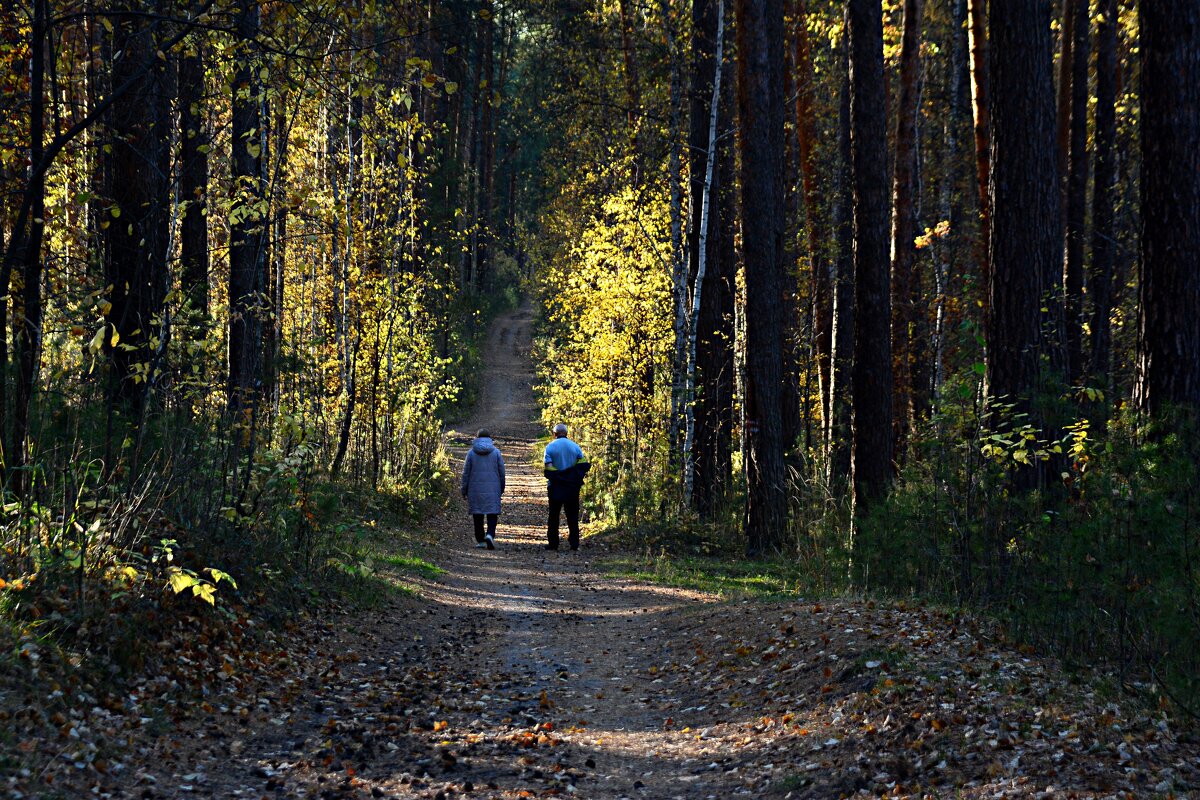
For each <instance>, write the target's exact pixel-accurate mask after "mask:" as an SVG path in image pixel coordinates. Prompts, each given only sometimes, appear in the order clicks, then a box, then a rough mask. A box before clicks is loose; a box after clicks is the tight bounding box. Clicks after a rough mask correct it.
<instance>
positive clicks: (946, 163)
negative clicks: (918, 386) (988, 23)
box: [930, 0, 970, 402]
mask: <svg viewBox="0 0 1200 800" xmlns="http://www.w3.org/2000/svg"><path fill="white" fill-rule="evenodd" d="M966 22H967V2H966V0H951V27H950V48H949V49H950V76H949V81H948V82H949V92H948V94H949V101H950V109H949V113H948V114H947V115H946V120H945V126H944V128H943V131H944V132H943V147H942V153H943V162H942V163H943V166H942V185H941V188H940V198H939V204H940V206H941V208H940V218H941V219H943V220H946V221H947V222H949V224H950V226H949V232H948V233H947V234H946V236H944V237H942V239H941V241H940V245H939V247H938V248H937V253H936V256H935V258H934V295H935V299H934V325H933V374H932V376H931V380H930V390H931V392H930V393H931V395H932V397H933V398H934V401H935V402H936V399H937V396H938V393H939V392H940V391H941V387H942V384H943V382H944V381H945V375H946V330H947V327H948V325H949V319H948V310H949V309H948V307H947V306H948V304H947V301H948V299H949V294H950V275H951V269H952V266H953V265H954V264H955V263H957V261H958V256H959V253H960V251H961V248H960V243H961V242H962V240H963V239H962V231H961V227H962V219H963V202H962V194H961V188H962V186H963V184H964V182H963V180H962V167H963V165H964V160H963V158H962V154H961V153H960V151H959V147H960V143H961V142H962V141H963V139H962V137H961V136H960V134H961V132H962V127H963V121H964V120H965V119H966V118H967V116H968V115H969V114H970V105H969V103H968V99H967V97H968V96H967V91H966V86H967V82H968V80H969V74H968V66H967V61H968V52H969V48H968V45H967V26H966Z"/></svg>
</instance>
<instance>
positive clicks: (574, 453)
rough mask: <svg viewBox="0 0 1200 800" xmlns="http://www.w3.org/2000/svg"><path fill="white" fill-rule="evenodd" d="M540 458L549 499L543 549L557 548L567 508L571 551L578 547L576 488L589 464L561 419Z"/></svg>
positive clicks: (568, 541) (589, 467)
mask: <svg viewBox="0 0 1200 800" xmlns="http://www.w3.org/2000/svg"><path fill="white" fill-rule="evenodd" d="M543 461H544V464H543V473H544V474H545V476H546V492H547V494H548V495H549V499H550V520H549V525H548V526H547V529H546V534H547V538H548V539H549V544H547V545H546V549H547V550H557V549H558V522H559V518H560V516H561V514H562V512H563V511H566V512H567V543H568V544H569V545H570V546H571V549H572V550H578V549H579V490H580V489H581V488H582V487H583V476H584V475H587V472H588V470H589V469H591V466H592V465H591V464H590V463H589V462H588V460H587V456H585V455H584V454H583V450H582V449H581V448H580V447H579V445H577V444H576V443H575V442H573V441H571V440H570V439H568V438H567V426H566V425H564V424H563V423H561V422H560V423H558V424H557V425H555V426H554V441H552V442H550V444H548V445H546V455H545V458H544V459H543Z"/></svg>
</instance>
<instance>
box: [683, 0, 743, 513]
mask: <svg viewBox="0 0 1200 800" xmlns="http://www.w3.org/2000/svg"><path fill="white" fill-rule="evenodd" d="M709 2H712V0H709ZM720 5H722V6H723V5H724V3H720ZM722 19H723V20H724V26H725V28H726V30H728V28H729V20H730V11H729V9H728V8H725V9H723V13H722ZM716 24H717V23H716V18H715V17H714V18H713V20H712V25H713V27H712V40H711V41H712V42H713V43H712V44H710V45H709V46H710V47H715V38H716ZM726 36H728V34H726ZM714 69H720V70H721V97H720V101H719V106H720V108H719V109H718V117H717V128H718V130H719V131H722V134H720V135H719V136H718V144H717V154H716V157H717V168H716V173H715V174H714V176H713V185H712V186H711V187H710V188H709V192H710V193H711V200H710V205H709V212H708V213H709V220H708V243H707V247H708V256H707V257H708V259H710V260H709V262H708V266H707V268H706V270H705V276H704V285H703V287H702V291H703V296H702V297H701V302H700V315H699V319H698V320H697V321H696V328H697V330H696V340H697V341H696V347H697V352H696V373H697V376H696V386H697V391H698V393H699V397H698V398H697V402H696V411H695V413H696V422H695V424H696V445H695V450H694V459H693V461H694V464H695V469H696V474H695V478H694V481H693V484H692V488H693V500H694V503H695V507H696V510H697V511H698V512H699V513H700V514H701V516H702V517H706V518H711V517H712V516H714V515H715V514H716V513H717V511H718V510H719V509H720V506H721V504H722V503H723V502H724V499H725V497H726V496H727V494H728V491H729V489H730V487H731V485H732V480H733V463H732V456H733V408H734V405H733V404H734V383H735V378H736V375H737V364H736V362H735V359H734V342H735V340H736V337H737V331H736V330H735V318H736V316H737V311H736V309H735V307H734V303H735V299H736V295H737V269H738V264H737V254H736V251H735V244H734V228H735V225H736V222H737V194H736V191H735V187H736V180H735V174H734V173H735V170H734V158H733V144H732V141H731V137H730V136H728V135H727V133H728V131H729V130H730V128H731V127H732V117H733V113H732V109H733V105H734V102H733V85H734V83H735V81H734V79H733V78H734V76H733V68H732V63H731V60H730V59H728V58H725V59H724V60H723V62H722V63H721V64H720V65H715V64H714ZM714 79H715V75H714ZM706 105H707V104H706ZM692 152H693V154H694V153H695V151H694V150H693V151H692ZM698 174H703V173H702V172H699V171H698ZM701 191H703V187H701ZM696 208H697V210H698V211H702V209H700V207H699V204H697V206H696ZM698 230H699V227H697V231H698Z"/></svg>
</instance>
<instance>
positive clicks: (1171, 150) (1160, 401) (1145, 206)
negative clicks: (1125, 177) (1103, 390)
mask: <svg viewBox="0 0 1200 800" xmlns="http://www.w3.org/2000/svg"><path fill="white" fill-rule="evenodd" d="M1138 20H1139V29H1140V32H1141V42H1140V49H1141V53H1142V89H1141V94H1142V104H1141V120H1140V122H1141V128H1142V130H1141V135H1142V253H1141V259H1142V280H1141V285H1140V289H1139V293H1138V301H1139V306H1140V308H1139V320H1138V352H1137V385H1136V387H1135V390H1134V399H1135V400H1136V402H1137V405H1138V408H1139V409H1140V410H1142V411H1143V412H1147V413H1151V414H1157V413H1160V412H1163V411H1165V410H1167V409H1168V407H1171V406H1181V407H1184V408H1186V409H1188V410H1189V411H1191V412H1194V411H1195V410H1196V409H1197V408H1200V313H1197V309H1200V268H1198V267H1197V263H1196V260H1197V258H1198V257H1200V119H1198V118H1197V109H1198V108H1200V5H1197V4H1196V3H1194V2H1191V0H1141V1H1140V2H1139V3H1138Z"/></svg>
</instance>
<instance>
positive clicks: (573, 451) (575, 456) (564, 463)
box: [545, 436, 583, 469]
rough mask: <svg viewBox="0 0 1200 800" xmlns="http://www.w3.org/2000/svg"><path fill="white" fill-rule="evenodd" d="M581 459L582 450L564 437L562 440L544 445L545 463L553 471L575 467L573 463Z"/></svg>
mask: <svg viewBox="0 0 1200 800" xmlns="http://www.w3.org/2000/svg"><path fill="white" fill-rule="evenodd" d="M582 459H583V450H581V449H580V448H579V445H577V444H575V443H574V442H572V441H571V440H570V439H568V438H566V437H565V436H564V437H563V438H562V439H555V440H554V441H553V442H551V443H550V444H548V445H546V458H545V463H546V464H550V465H551V466H553V467H554V468H555V469H567V468H568V467H573V466H575V462H577V461H580V460H582Z"/></svg>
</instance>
